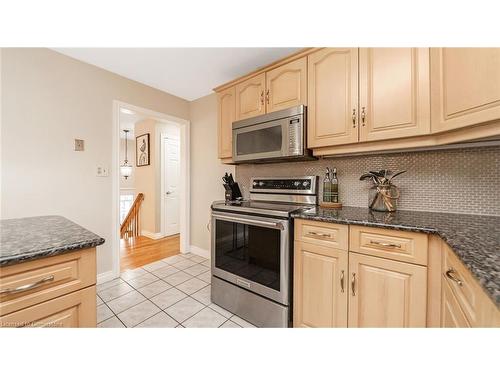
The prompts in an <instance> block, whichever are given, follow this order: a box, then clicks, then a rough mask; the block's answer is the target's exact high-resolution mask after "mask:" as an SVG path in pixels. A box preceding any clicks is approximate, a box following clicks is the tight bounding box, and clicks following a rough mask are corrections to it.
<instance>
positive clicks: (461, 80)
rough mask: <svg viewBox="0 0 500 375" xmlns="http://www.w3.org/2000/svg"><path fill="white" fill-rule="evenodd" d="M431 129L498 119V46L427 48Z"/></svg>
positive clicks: (499, 92)
mask: <svg viewBox="0 0 500 375" xmlns="http://www.w3.org/2000/svg"><path fill="white" fill-rule="evenodd" d="M431 107H432V132H434V133H435V132H442V131H447V130H452V129H457V128H462V127H466V126H470V125H475V124H479V123H483V122H487V121H493V120H498V119H500V48H432V49H431Z"/></svg>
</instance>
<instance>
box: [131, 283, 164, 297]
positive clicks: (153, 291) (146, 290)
mask: <svg viewBox="0 0 500 375" xmlns="http://www.w3.org/2000/svg"><path fill="white" fill-rule="evenodd" d="M170 288H172V285H170V284H169V283H166V282H165V281H163V280H157V281H155V282H153V283H151V284H149V285H146V286H143V287H141V288H138V289H137V291H138V292H139V293H141V294H142V295H143V296H145V297H146V298H151V297H153V296H156V295H157V294H160V293H161V292H164V291H166V290H168V289H170Z"/></svg>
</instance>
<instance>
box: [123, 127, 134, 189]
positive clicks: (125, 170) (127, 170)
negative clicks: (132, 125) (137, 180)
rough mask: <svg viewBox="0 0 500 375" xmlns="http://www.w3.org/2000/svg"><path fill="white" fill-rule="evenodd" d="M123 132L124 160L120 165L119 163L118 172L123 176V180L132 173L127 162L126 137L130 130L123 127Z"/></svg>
mask: <svg viewBox="0 0 500 375" xmlns="http://www.w3.org/2000/svg"><path fill="white" fill-rule="evenodd" d="M123 131H124V132H125V160H124V162H123V164H122V165H120V174H121V175H122V176H123V177H125V180H126V179H127V178H129V177H130V176H131V175H132V166H131V165H130V164H129V163H128V157H127V154H128V150H127V144H128V139H127V135H128V132H129V131H130V130H128V129H124V130H123Z"/></svg>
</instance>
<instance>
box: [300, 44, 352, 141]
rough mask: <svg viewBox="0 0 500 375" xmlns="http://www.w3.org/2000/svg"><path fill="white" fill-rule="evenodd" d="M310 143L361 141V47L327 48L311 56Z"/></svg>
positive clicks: (309, 84) (309, 88)
mask: <svg viewBox="0 0 500 375" xmlns="http://www.w3.org/2000/svg"><path fill="white" fill-rule="evenodd" d="M307 81H308V94H307V98H308V103H309V104H308V111H307V119H308V125H307V130H308V142H307V144H308V147H310V148H317V147H325V146H332V145H338V144H346V143H354V142H357V141H358V49H357V48H325V49H322V50H319V51H317V52H314V53H312V54H310V55H309V56H308V60H307Z"/></svg>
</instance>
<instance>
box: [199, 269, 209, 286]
mask: <svg viewBox="0 0 500 375" xmlns="http://www.w3.org/2000/svg"><path fill="white" fill-rule="evenodd" d="M196 277H197V278H198V279H200V280H203V281H204V282H206V283H208V284H210V283H211V282H212V272H210V271H208V272H204V273H202V274H200V275H198V276H196Z"/></svg>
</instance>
